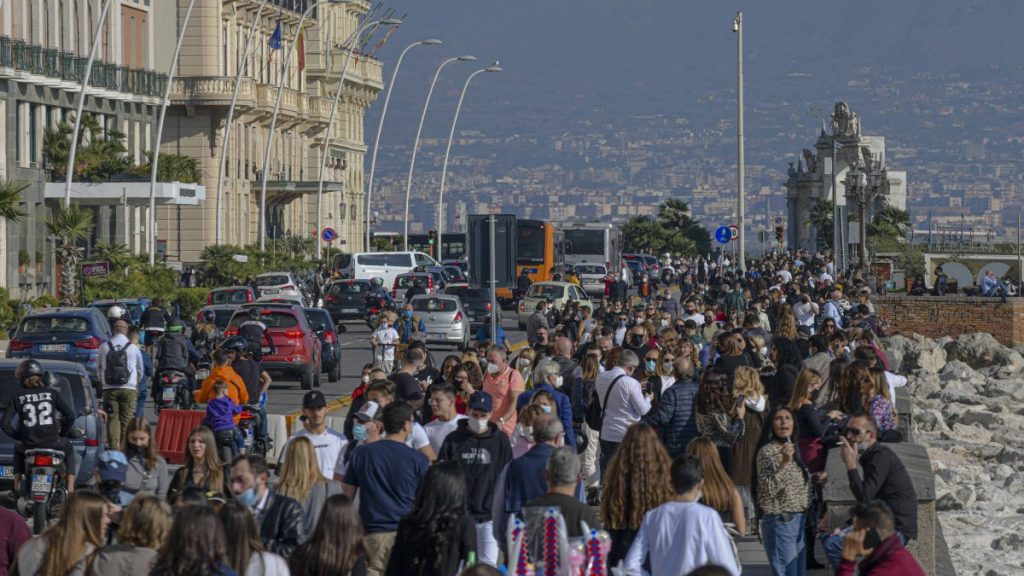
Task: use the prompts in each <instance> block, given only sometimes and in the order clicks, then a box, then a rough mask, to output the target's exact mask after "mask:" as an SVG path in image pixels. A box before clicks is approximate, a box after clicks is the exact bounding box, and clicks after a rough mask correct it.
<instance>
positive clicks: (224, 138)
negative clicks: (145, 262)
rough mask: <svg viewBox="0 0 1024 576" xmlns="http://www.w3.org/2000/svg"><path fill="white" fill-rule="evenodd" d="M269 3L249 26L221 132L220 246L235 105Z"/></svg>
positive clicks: (257, 10) (259, 9) (218, 238)
mask: <svg viewBox="0 0 1024 576" xmlns="http://www.w3.org/2000/svg"><path fill="white" fill-rule="evenodd" d="M266 5H267V0H262V2H260V6H259V8H257V9H256V14H255V15H254V16H253V17H252V26H250V27H249V34H248V35H247V36H246V37H245V48H243V49H242V61H241V62H239V63H238V71H237V72H236V73H235V87H234V89H233V90H232V92H231V105H230V106H228V117H227V121H225V122H224V132H223V133H222V134H221V137H220V141H221V145H220V171H219V172H217V194H216V197H217V206H216V210H217V230H216V232H215V234H216V240H215V243H216V244H217V245H218V246H220V244H221V238H222V237H223V234H224V232H223V230H224V211H223V210H222V205H223V195H224V175H225V174H226V173H227V166H228V142H230V141H231V123H232V122H233V121H234V119H235V105H236V104H237V103H238V90H239V88H240V87H241V86H242V74H244V73H245V69H246V68H247V67H248V65H249V54H250V49H251V48H252V39H253V37H255V36H256V29H257V28H258V27H259V24H260V17H261V16H262V15H263V7H264V6H266Z"/></svg>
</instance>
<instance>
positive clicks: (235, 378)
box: [196, 365, 249, 426]
mask: <svg viewBox="0 0 1024 576" xmlns="http://www.w3.org/2000/svg"><path fill="white" fill-rule="evenodd" d="M218 380H223V381H224V382H225V383H227V385H228V398H231V399H232V400H234V401H235V404H238V405H239V406H242V405H244V404H248V402H249V390H247V389H246V387H245V382H243V381H242V377H241V376H239V375H238V372H235V369H234V368H232V367H231V366H227V365H224V366H214V367H213V368H211V369H210V375H209V376H207V377H206V380H203V386H202V388H200V389H199V391H198V392H196V402H210V401H211V400H213V399H214V398H216V397H217V395H216V393H214V391H213V384H214V383H215V382H217V381H218ZM240 418H241V417H240V416H239V415H237V414H236V415H235V417H234V420H235V426H238V421H239V419H240Z"/></svg>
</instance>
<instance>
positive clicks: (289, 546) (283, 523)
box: [231, 454, 306, 558]
mask: <svg viewBox="0 0 1024 576" xmlns="http://www.w3.org/2000/svg"><path fill="white" fill-rule="evenodd" d="M269 477H270V470H269V469H268V468H267V461H266V460H264V459H263V457H262V456H259V455H258V454H241V455H239V456H238V457H237V458H235V460H234V462H232V463H231V492H232V493H233V494H234V495H235V498H237V499H238V500H239V501H240V502H242V503H243V504H245V505H247V506H249V508H251V509H252V513H253V516H255V517H256V524H257V525H259V527H260V540H262V541H263V547H264V548H266V549H267V551H269V552H273V553H275V554H278V555H280V556H283V557H285V558H287V557H288V556H289V555H291V553H292V551H293V550H295V549H296V548H298V546H299V543H300V542H302V541H303V540H305V539H306V535H305V534H303V533H302V532H303V528H302V505H301V504H299V502H298V501H297V500H295V499H294V498H289V497H288V496H281V495H280V494H275V493H274V491H273V490H272V489H271V488H270V487H269V486H267V478H269Z"/></svg>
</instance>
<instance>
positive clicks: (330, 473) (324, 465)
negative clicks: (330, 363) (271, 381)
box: [280, 390, 348, 481]
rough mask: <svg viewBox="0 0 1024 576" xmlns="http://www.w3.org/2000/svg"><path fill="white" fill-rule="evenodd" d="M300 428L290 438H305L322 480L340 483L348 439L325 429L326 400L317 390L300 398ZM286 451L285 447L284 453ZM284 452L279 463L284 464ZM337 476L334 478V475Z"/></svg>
mask: <svg viewBox="0 0 1024 576" xmlns="http://www.w3.org/2000/svg"><path fill="white" fill-rule="evenodd" d="M302 416H303V421H302V428H300V429H299V430H298V431H297V432H296V433H295V434H292V438H295V437H297V436H305V437H306V438H309V441H310V442H312V443H313V450H315V451H316V461H317V464H319V466H320V473H321V474H323V475H324V478H327V479H329V480H330V479H334V480H338V481H341V480H342V479H343V476H342V474H341V472H340V471H341V470H343V467H344V465H343V463H342V456H343V455H344V454H345V445H346V444H348V439H347V438H345V437H344V436H343V435H341V434H339V433H338V432H335V431H334V430H332V429H330V428H328V427H327V399H326V398H324V395H323V394H322V393H321V392H320V391H319V390H311V391H309V392H306V395H305V396H304V397H303V398H302ZM286 450H288V446H287V445H285V447H284V451H286ZM284 451H282V452H281V456H280V461H281V462H284ZM336 474H337V475H338V476H337V477H335V475H336Z"/></svg>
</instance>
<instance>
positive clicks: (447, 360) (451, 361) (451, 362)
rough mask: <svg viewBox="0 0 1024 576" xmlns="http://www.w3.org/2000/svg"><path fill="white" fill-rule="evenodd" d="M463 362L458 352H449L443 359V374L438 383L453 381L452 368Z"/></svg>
mask: <svg viewBox="0 0 1024 576" xmlns="http://www.w3.org/2000/svg"><path fill="white" fill-rule="evenodd" d="M459 364H462V358H461V357H460V356H458V355H457V354H449V355H447V356H445V357H444V360H442V361H441V375H440V378H439V379H438V381H437V383H438V384H440V383H441V382H451V381H452V379H451V378H452V369H453V368H455V367H456V366H458V365H459Z"/></svg>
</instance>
